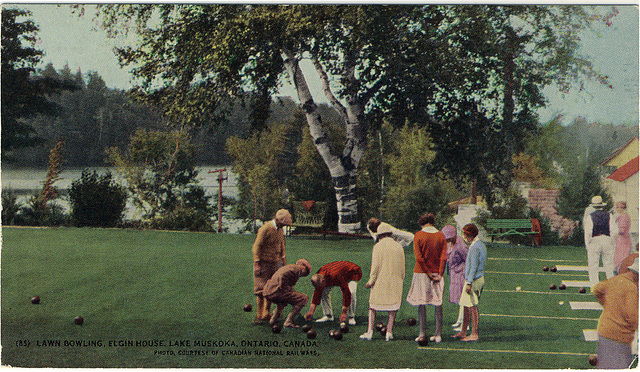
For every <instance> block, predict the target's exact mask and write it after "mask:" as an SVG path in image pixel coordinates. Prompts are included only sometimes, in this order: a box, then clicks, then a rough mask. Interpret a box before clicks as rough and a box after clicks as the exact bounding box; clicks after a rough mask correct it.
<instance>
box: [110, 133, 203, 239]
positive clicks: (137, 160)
mask: <svg viewBox="0 0 640 372" xmlns="http://www.w3.org/2000/svg"><path fill="white" fill-rule="evenodd" d="M193 152H194V147H193V145H192V144H191V142H190V138H189V135H188V134H187V133H185V132H180V131H170V132H160V131H155V132H151V131H146V130H142V129H140V130H138V131H136V132H135V133H134V134H133V136H131V141H130V142H129V145H128V147H127V149H126V152H124V153H122V152H121V151H120V150H119V149H117V148H112V149H110V153H109V156H110V160H111V162H112V163H113V164H114V165H115V166H116V167H117V169H118V171H119V172H121V173H122V174H123V176H124V178H125V179H126V181H127V189H128V191H129V194H130V196H131V200H132V201H133V204H134V205H135V207H136V208H138V209H139V210H140V211H141V212H142V216H141V217H142V219H143V221H144V222H149V223H150V225H151V227H160V228H167V229H171V228H172V225H174V224H175V227H173V228H174V229H202V228H203V227H205V226H207V225H209V224H210V222H211V221H210V220H209V218H210V217H211V215H212V212H213V211H212V208H211V205H210V204H209V199H210V198H211V196H210V195H205V192H204V190H203V189H202V187H201V186H199V185H197V182H198V181H197V176H198V171H197V170H196V169H195V164H194V163H193ZM191 220H193V222H192V223H191V222H188V221H191Z"/></svg>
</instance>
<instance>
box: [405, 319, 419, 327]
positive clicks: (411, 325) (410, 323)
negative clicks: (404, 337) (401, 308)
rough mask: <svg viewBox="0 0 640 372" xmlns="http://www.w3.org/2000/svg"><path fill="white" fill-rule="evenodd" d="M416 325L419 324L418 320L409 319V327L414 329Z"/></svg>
mask: <svg viewBox="0 0 640 372" xmlns="http://www.w3.org/2000/svg"><path fill="white" fill-rule="evenodd" d="M416 323H417V322H416V318H409V319H407V325H408V326H409V327H413V326H414V325H416Z"/></svg>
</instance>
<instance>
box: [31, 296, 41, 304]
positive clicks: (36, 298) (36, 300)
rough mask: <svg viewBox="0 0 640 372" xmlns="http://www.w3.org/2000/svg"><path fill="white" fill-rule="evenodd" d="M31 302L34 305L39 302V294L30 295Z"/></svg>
mask: <svg viewBox="0 0 640 372" xmlns="http://www.w3.org/2000/svg"><path fill="white" fill-rule="evenodd" d="M31 303H32V304H34V305H37V304H39V303H40V296H33V297H31Z"/></svg>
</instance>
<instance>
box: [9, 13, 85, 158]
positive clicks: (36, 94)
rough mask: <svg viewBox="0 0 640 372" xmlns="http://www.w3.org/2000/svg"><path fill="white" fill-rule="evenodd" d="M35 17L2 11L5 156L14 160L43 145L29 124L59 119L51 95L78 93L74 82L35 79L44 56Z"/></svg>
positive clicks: (43, 78)
mask: <svg viewBox="0 0 640 372" xmlns="http://www.w3.org/2000/svg"><path fill="white" fill-rule="evenodd" d="M30 14H31V13H30V12H28V11H24V10H18V9H9V8H8V7H2V104H1V105H0V106H1V108H2V155H3V160H4V161H8V160H11V159H12V158H14V157H13V156H12V155H13V154H12V150H16V149H21V148H25V147H30V146H34V145H36V144H38V143H41V142H43V138H41V137H38V134H37V133H36V131H35V130H34V128H33V127H32V125H31V123H30V122H29V121H30V120H31V119H33V118H34V117H36V116H38V115H41V114H43V115H49V116H55V115H56V114H58V112H59V106H58V105H57V104H56V103H55V102H53V101H51V100H50V98H49V95H51V94H58V93H60V92H61V91H64V90H67V89H75V86H74V84H73V83H72V82H70V81H60V80H56V79H50V78H48V77H42V76H34V72H35V70H36V69H35V66H36V65H37V64H38V62H39V61H40V59H41V58H42V55H43V54H44V53H43V52H42V51H41V50H38V49H36V47H35V46H36V41H37V33H38V31H39V29H38V27H37V26H36V25H35V24H34V23H33V22H32V21H30V20H25V21H22V22H21V21H20V20H19V18H24V17H28V16H29V15H30Z"/></svg>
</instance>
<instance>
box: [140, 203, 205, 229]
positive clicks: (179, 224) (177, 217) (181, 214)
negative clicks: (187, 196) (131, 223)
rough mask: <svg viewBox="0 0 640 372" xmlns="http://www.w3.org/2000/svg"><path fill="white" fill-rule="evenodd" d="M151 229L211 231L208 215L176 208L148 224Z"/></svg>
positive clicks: (194, 209) (185, 208)
mask: <svg viewBox="0 0 640 372" xmlns="http://www.w3.org/2000/svg"><path fill="white" fill-rule="evenodd" d="M149 226H150V227H151V228H152V229H159V230H185V231H213V227H212V224H211V219H210V218H209V213H207V212H206V211H202V210H198V209H196V208H194V207H187V206H178V207H176V208H174V209H173V210H172V211H171V212H168V213H165V214H163V215H161V216H158V217H156V218H154V219H152V220H151V221H150V222H149Z"/></svg>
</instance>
